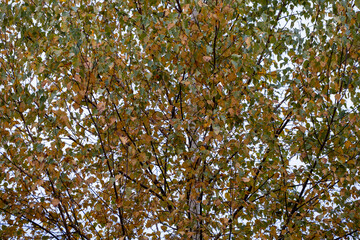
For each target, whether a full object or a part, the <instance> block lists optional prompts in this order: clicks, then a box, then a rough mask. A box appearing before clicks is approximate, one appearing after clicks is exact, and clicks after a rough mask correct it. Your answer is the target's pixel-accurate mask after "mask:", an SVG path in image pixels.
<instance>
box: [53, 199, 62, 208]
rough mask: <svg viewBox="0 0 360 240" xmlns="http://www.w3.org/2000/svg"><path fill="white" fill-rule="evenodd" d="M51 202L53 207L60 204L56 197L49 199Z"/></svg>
mask: <svg viewBox="0 0 360 240" xmlns="http://www.w3.org/2000/svg"><path fill="white" fill-rule="evenodd" d="M51 204H52V205H53V206H54V207H56V206H57V205H59V204H60V200H59V199H57V198H53V199H52V200H51Z"/></svg>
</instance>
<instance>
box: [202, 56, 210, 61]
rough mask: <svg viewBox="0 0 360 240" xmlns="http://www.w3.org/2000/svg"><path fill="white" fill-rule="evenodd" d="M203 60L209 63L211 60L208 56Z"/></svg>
mask: <svg viewBox="0 0 360 240" xmlns="http://www.w3.org/2000/svg"><path fill="white" fill-rule="evenodd" d="M203 59H204V61H205V62H210V61H211V59H212V58H211V57H210V56H203Z"/></svg>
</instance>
